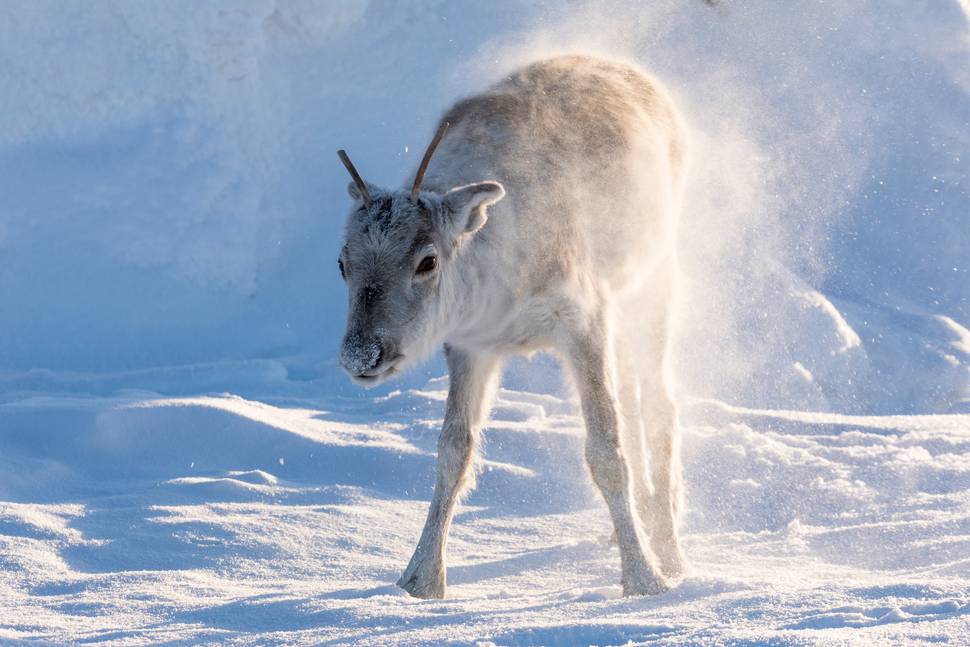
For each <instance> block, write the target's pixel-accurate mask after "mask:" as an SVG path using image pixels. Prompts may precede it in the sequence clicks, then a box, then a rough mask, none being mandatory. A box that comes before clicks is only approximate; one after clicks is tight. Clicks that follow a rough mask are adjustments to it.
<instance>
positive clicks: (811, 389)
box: [0, 0, 970, 645]
mask: <svg viewBox="0 0 970 647" xmlns="http://www.w3.org/2000/svg"><path fill="white" fill-rule="evenodd" d="M479 5H480V6H479ZM0 14H2V19H0V61H2V64H0V107H2V112H3V114H4V119H3V120H2V121H0V330H2V331H3V332H4V334H3V335H2V336H0V643H2V644H18V643H20V642H21V641H23V642H26V643H30V644H33V643H50V644H64V643H69V642H94V643H104V642H110V643H113V644H148V643H176V644H198V643H202V642H213V643H223V644H320V643H334V644H347V643H355V644H375V645H378V644H379V645H386V644H408V645H411V644H442V643H459V644H470V643H471V644H474V643H477V644H481V645H491V644H495V645H525V644H529V645H531V644H577V645H578V644H599V645H621V644H628V643H630V642H632V643H634V644H639V643H657V644H671V645H673V644H712V643H729V644H764V643H769V644H806V643H807V644H814V643H823V644H860V645H869V644H904V643H914V644H918V643H928V642H952V643H957V644H959V643H961V642H963V643H966V642H967V638H966V636H968V635H970V332H968V327H970V265H968V262H967V259H968V258H970V255H968V252H967V250H968V245H970V227H968V218H970V215H968V214H970V183H968V176H967V171H966V164H967V160H968V157H970V72H968V70H970V65H968V62H970V61H968V57H970V5H968V3H967V2H966V0H940V1H939V2H935V3H923V2H889V3H884V2H875V1H874V0H866V1H862V2H857V3H840V4H836V5H832V4H830V3H822V2H809V3H799V4H798V6H797V7H796V6H794V5H791V6H789V5H787V4H778V3H770V2H761V1H756V2H749V3H732V2H722V3H717V5H716V7H710V6H708V5H707V4H706V3H703V2H700V0H698V1H697V2H695V3H689V2H680V1H676V2H675V1H674V0H664V1H662V2H656V3H650V4H649V5H646V6H643V5H642V3H634V2H622V1H616V2H606V1H603V2H600V1H593V0H591V1H589V2H587V1H580V2H571V3H564V4H563V5H562V6H557V5H550V4H538V5H536V4H535V3H528V2H523V1H521V0H500V1H499V2H494V3H449V2H445V1H443V0H407V1H402V2H384V1H378V0H373V1H367V0H337V1H334V2H328V3H314V2H304V1H296V2H285V3H284V2H277V1H274V0H259V1H255V2H246V3H233V2H225V1H222V0H220V1H219V2H212V3H206V4H205V5H204V6H199V5H198V4H197V3H188V2H180V1H176V2H167V3H143V2H126V3H113V2H102V3H85V2H74V1H71V2H52V1H46V0H45V1H37V2H9V3H6V4H5V5H4V6H3V8H2V9H0ZM577 50H578V51H585V52H591V53H595V54H600V55H608V56H616V57H621V58H626V59H633V60H636V61H639V62H641V63H642V64H643V65H644V66H645V67H647V68H648V69H650V70H652V71H654V72H655V73H656V74H657V75H658V76H660V77H661V78H662V79H664V81H665V83H666V84H667V85H668V86H669V88H670V90H671V91H672V93H673V94H674V95H675V97H676V99H677V101H678V103H679V104H680V105H681V106H682V107H683V110H684V112H685V116H686V119H687V121H688V122H689V123H690V124H691V127H692V131H693V132H692V133H691V139H692V142H693V146H692V149H693V151H694V159H693V167H692V176H691V177H692V180H691V184H690V187H689V189H688V193H689V196H690V197H689V198H688V204H687V205H685V214H684V219H683V226H682V228H681V240H680V250H679V251H680V256H681V259H682V262H683V265H684V270H685V275H686V286H687V293H686V295H685V299H684V302H683V308H682V310H683V313H682V316H681V317H680V321H679V322H678V324H679V331H680V339H679V343H678V348H677V352H676V354H675V357H676V373H677V378H678V383H679V384H680V386H681V392H682V398H681V399H682V401H683V407H684V408H683V423H684V460H685V474H686V482H687V487H688V491H687V513H686V518H685V521H684V536H685V541H686V547H687V552H688V555H689V556H690V559H691V572H690V574H689V575H688V577H687V578H686V579H685V581H684V582H683V583H682V584H681V585H680V586H679V587H678V588H676V589H674V590H672V591H670V592H668V593H666V594H663V595H661V596H657V597H651V598H623V597H621V596H620V588H619V585H618V582H619V563H618V555H617V552H616V548H615V547H614V546H612V545H611V544H610V535H611V528H610V526H609V522H608V515H607V514H606V511H605V509H604V506H603V505H602V502H601V501H600V499H599V498H598V495H597V494H596V492H595V489H594V488H593V487H592V486H591V485H590V482H589V477H588V475H587V472H586V468H585V466H584V464H583V450H582V444H583V437H584V436H583V430H582V424H581V420H580V417H579V415H578V411H577V409H576V404H575V401H574V398H573V397H572V395H571V393H570V391H569V387H568V386H567V385H564V384H563V383H562V379H561V377H560V375H559V373H558V370H557V369H556V367H555V364H554V362H552V361H551V360H550V359H549V358H548V357H545V356H538V357H536V358H533V359H532V360H531V361H524V360H520V361H516V362H513V363H512V364H511V365H510V367H509V368H508V369H507V371H506V374H505V376H504V382H503V384H504V388H503V389H502V391H501V394H500V398H499V402H498V403H497V405H496V407H495V410H494V411H493V415H492V419H491V421H490V423H489V425H488V428H487V430H486V433H485V446H484V455H483V457H482V459H481V460H480V462H479V468H478V469H479V475H478V488H477V489H476V490H475V492H474V493H473V494H471V496H470V497H469V498H468V500H467V501H466V502H465V504H463V505H462V507H461V508H460V510H459V512H458V516H457V517H456V520H455V523H454V525H453V528H452V538H451V542H450V544H449V566H450V569H449V574H448V578H449V597H448V599H446V600H443V601H420V600H415V599H412V598H409V597H408V596H406V595H405V594H404V593H403V592H402V591H401V590H399V589H397V588H396V587H395V586H393V582H394V581H395V580H396V578H397V576H398V575H399V573H400V570H401V569H402V568H403V567H404V565H405V564H406V562H407V558H408V557H409V555H410V553H411V550H412V549H413V547H414V542H415V541H416V539H417V536H418V534H419V532H420V529H421V524H422V522H423V515H424V513H425V511H426V506H427V502H428V500H429V498H430V494H431V488H432V485H433V480H434V461H435V445H436V441H437V433H438V428H439V426H440V423H441V418H442V415H443V407H444V399H445V396H446V384H447V382H446V379H444V378H442V377H441V376H442V375H443V374H444V367H443V363H442V362H441V361H440V358H437V359H435V360H434V361H432V362H431V363H430V364H429V365H428V366H426V367H423V368H421V369H418V370H415V371H412V372H411V373H410V374H408V375H405V376H403V378H402V379H400V380H398V381H397V382H394V383H391V384H388V385H387V386H385V387H381V388H379V389H377V391H376V392H367V393H362V392H360V391H359V390H358V389H357V388H356V387H354V386H353V385H351V384H350V382H349V380H348V379H347V377H346V376H345V375H343V374H342V373H341V371H340V370H339V369H338V368H337V361H336V355H337V352H338V351H337V348H338V341H339V337H340V335H341V334H342V332H343V324H344V314H345V303H344V300H345V295H344V290H343V287H342V284H341V282H340V278H339V274H338V272H337V268H336V258H337V253H338V250H339V244H340V235H341V231H342V226H343V222H342V221H343V218H344V216H345V212H346V209H347V208H348V207H349V199H348V198H347V197H346V185H347V181H348V178H347V177H346V174H345V173H344V171H343V169H342V167H341V166H340V164H339V162H338V160H337V159H336V156H335V154H334V153H335V151H336V150H337V149H338V148H346V149H347V150H348V151H349V152H350V154H351V156H352V157H353V159H354V161H355V164H357V166H358V168H359V169H360V170H361V172H362V173H363V175H364V176H365V177H366V178H367V179H368V180H370V181H372V182H376V183H378V184H385V185H397V184H399V183H400V182H401V180H402V179H403V178H404V177H405V175H406V174H407V173H408V171H410V170H412V169H413V167H414V166H415V163H416V161H417V156H418V155H420V154H421V152H422V151H423V150H424V148H425V145H426V143H427V141H428V138H429V136H430V132H431V129H432V128H433V126H434V123H435V120H436V118H437V117H438V116H439V115H440V114H441V112H442V111H443V110H444V109H445V108H446V107H447V105H448V103H449V102H450V101H452V100H454V99H455V98H456V97H458V96H461V95H462V94H465V93H468V92H472V91H475V90H477V89H480V88H481V87H482V86H483V85H485V84H486V83H488V82H490V81H492V80H495V79H497V78H500V77H501V76H502V75H503V74H504V73H505V72H507V71H508V70H509V69H511V68H512V67H514V66H515V65H517V64H519V63H522V62H525V61H528V60H532V59H534V58H537V57H539V56H544V55H550V54H554V53H559V52H564V51H577Z"/></svg>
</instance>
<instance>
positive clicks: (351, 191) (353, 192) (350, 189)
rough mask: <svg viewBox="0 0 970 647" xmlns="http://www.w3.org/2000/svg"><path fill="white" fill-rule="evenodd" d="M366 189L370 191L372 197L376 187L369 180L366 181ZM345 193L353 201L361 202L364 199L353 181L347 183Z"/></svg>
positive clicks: (375, 192)
mask: <svg viewBox="0 0 970 647" xmlns="http://www.w3.org/2000/svg"><path fill="white" fill-rule="evenodd" d="M367 190H368V191H369V192H370V195H371V197H372V198H373V197H374V195H376V194H377V187H375V186H374V185H373V184H371V183H370V182H368V183H367ZM347 194H348V195H349V196H350V197H351V199H352V200H353V201H354V202H362V201H363V199H364V197H363V196H362V195H361V194H360V189H358V188H357V185H356V184H354V183H353V182H351V183H350V184H348V185H347Z"/></svg>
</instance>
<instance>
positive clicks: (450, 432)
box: [397, 345, 499, 598]
mask: <svg viewBox="0 0 970 647" xmlns="http://www.w3.org/2000/svg"><path fill="white" fill-rule="evenodd" d="M445 357H446V359H447V360H448V373H449V379H450V381H451V386H450V387H449V389H448V404H447V408H446V412H445V422H444V425H443V426H442V429H441V436H440V437H439V439H438V480H437V482H436V483H435V488H434V496H433V497H432V498H431V507H430V509H429V510H428V518H427V520H426V521H425V523H424V530H423V531H422V532H421V539H420V540H418V546H417V548H415V549H414V555H413V556H412V557H411V561H410V562H409V563H408V566H407V568H406V569H404V573H403V574H402V575H401V578H400V579H399V580H398V581H397V585H398V586H400V587H401V588H403V589H404V590H405V591H407V592H408V593H410V594H411V595H413V596H414V597H417V598H443V597H444V596H445V587H446V576H445V548H446V546H447V543H448V529H449V527H450V526H451V518H452V516H453V515H454V513H455V506H456V505H457V503H458V499H459V497H460V496H461V495H462V494H463V493H464V492H466V491H467V490H468V489H470V488H471V487H472V486H473V485H474V480H475V479H474V473H473V471H472V459H473V458H474V456H475V449H476V448H477V446H478V435H479V432H480V430H481V425H482V423H483V422H484V420H485V417H486V416H487V414H488V411H489V408H490V407H491V401H492V398H493V397H494V394H495V389H496V386H497V384H498V380H497V377H498V368H499V363H498V361H497V359H496V358H495V357H491V356H481V355H471V354H468V353H466V352H464V351H461V350H458V349H455V348H453V347H451V346H448V345H445Z"/></svg>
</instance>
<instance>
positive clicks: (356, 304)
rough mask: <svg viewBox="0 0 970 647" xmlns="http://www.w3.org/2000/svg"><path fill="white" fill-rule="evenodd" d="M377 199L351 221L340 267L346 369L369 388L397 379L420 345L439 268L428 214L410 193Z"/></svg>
mask: <svg viewBox="0 0 970 647" xmlns="http://www.w3.org/2000/svg"><path fill="white" fill-rule="evenodd" d="M371 195H372V199H371V200H370V204H369V205H368V206H363V205H361V206H360V207H359V208H358V209H355V210H354V212H353V213H352V214H351V216H350V219H349V221H348V223H347V238H346V243H345V245H344V247H343V249H342V250H341V253H340V259H339V261H338V264H339V266H340V271H341V274H342V275H343V277H344V280H345V281H346V283H347V289H348V291H349V296H350V303H349V308H348V317H347V332H346V334H345V335H344V340H343V346H342V349H341V354H340V363H341V364H342V365H343V367H344V370H346V371H347V373H349V374H350V376H351V378H352V379H353V380H354V381H355V382H357V383H358V384H361V385H363V386H374V385H376V384H379V383H381V382H382V381H384V380H385V379H387V378H388V377H390V376H392V375H394V374H395V373H396V372H398V371H399V370H400V368H401V366H402V363H403V362H404V361H405V360H406V359H407V358H408V357H409V356H412V355H414V354H415V351H416V350H417V349H416V348H415V347H416V346H421V345H422V344H420V343H418V338H419V337H421V336H422V333H423V332H425V331H426V329H427V328H428V322H427V315H428V314H429V312H430V311H431V308H429V307H428V306H429V303H430V302H432V301H433V300H434V298H435V294H436V292H437V289H438V285H439V280H440V269H441V267H440V261H439V258H438V248H437V245H436V241H435V238H434V232H433V228H432V222H431V217H430V214H429V213H428V211H427V210H426V209H424V208H422V207H421V206H420V205H418V204H415V203H413V202H411V200H410V199H409V197H408V195H407V194H406V193H404V192H398V193H383V192H380V191H379V190H378V189H376V188H375V187H371ZM418 354H420V353H418Z"/></svg>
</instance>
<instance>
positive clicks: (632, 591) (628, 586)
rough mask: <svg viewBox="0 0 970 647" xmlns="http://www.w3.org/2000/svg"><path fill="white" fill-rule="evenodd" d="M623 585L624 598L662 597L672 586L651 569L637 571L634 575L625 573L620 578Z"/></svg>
mask: <svg viewBox="0 0 970 647" xmlns="http://www.w3.org/2000/svg"><path fill="white" fill-rule="evenodd" d="M620 580H621V581H620V583H621V584H622V585H623V596H624V597H631V596H634V595H660V594H661V593H664V592H666V591H669V590H670V584H669V583H668V582H667V580H665V579H664V578H663V576H662V575H660V574H659V573H657V574H654V573H653V572H652V571H651V570H650V569H649V568H642V569H637V570H636V572H633V573H624V574H623V576H622V577H621V578H620Z"/></svg>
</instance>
